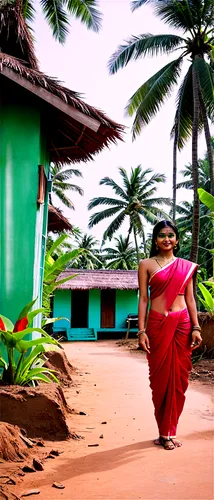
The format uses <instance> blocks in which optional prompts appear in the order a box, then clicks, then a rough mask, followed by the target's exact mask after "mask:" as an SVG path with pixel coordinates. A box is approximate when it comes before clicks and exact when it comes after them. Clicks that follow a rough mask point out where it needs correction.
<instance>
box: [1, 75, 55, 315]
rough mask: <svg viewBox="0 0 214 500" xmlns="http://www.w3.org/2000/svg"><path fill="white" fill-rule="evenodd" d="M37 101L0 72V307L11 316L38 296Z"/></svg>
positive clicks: (42, 220)
mask: <svg viewBox="0 0 214 500" xmlns="http://www.w3.org/2000/svg"><path fill="white" fill-rule="evenodd" d="M38 104H39V102H38V100H36V99H35V98H34V97H31V95H30V93H29V92H27V91H24V90H23V89H21V88H19V86H18V85H16V84H14V83H11V82H9V81H7V80H5V79H4V78H3V77H1V95H0V108H1V109H0V239H1V251H0V276H1V287H0V311H1V314H3V315H4V316H7V317H9V318H10V319H11V320H12V321H15V319H16V317H17V315H18V314H19V312H20V310H21V309H22V308H23V307H24V305H25V304H26V303H28V302H30V301H31V300H32V299H33V298H35V297H36V296H38V304H37V307H38V306H39V302H40V298H41V277H42V270H41V269H42V268H43V256H44V249H43V253H42V238H43V247H44V246H45V238H46V226H47V200H46V205H39V206H38V205H37V193H38V165H39V164H43V165H44V167H45V169H46V172H47V171H48V162H47V153H46V148H45V146H44V143H43V144H42V143H41V136H40V109H39V105H38Z"/></svg>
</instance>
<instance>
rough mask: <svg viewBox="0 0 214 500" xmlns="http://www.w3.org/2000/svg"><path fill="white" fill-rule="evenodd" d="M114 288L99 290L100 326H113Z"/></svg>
mask: <svg viewBox="0 0 214 500" xmlns="http://www.w3.org/2000/svg"><path fill="white" fill-rule="evenodd" d="M115 299H116V290H101V328H115Z"/></svg>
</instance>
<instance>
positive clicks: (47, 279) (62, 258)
mask: <svg viewBox="0 0 214 500" xmlns="http://www.w3.org/2000/svg"><path fill="white" fill-rule="evenodd" d="M67 238H68V235H67V234H62V235H61V236H60V237H59V238H57V240H56V241H54V242H53V243H52V245H51V247H50V248H49V250H48V251H47V253H46V256H45V267H44V280H43V298H42V303H43V306H44V307H45V309H46V311H47V315H50V309H51V308H50V299H51V297H52V295H53V292H54V290H55V289H56V288H57V287H58V286H59V285H61V284H62V283H65V282H66V281H68V280H70V279H71V278H74V277H75V276H76V274H73V275H72V274H70V275H69V276H66V278H63V279H61V280H59V279H58V276H59V275H60V273H61V272H62V271H64V269H65V268H66V265H67V264H71V263H72V262H74V261H75V259H76V258H77V257H79V256H80V255H81V254H82V249H79V248H78V249H73V250H71V251H70V252H65V253H63V251H62V244H63V243H64V241H65V240H66V239H67ZM56 251H58V252H59V253H60V255H59V256H57V257H56ZM58 319H59V318H58Z"/></svg>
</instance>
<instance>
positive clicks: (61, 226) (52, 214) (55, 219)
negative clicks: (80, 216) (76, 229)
mask: <svg viewBox="0 0 214 500" xmlns="http://www.w3.org/2000/svg"><path fill="white" fill-rule="evenodd" d="M66 230H67V231H71V230H72V225H71V224H70V222H69V221H68V219H66V217H64V215H62V212H61V210H60V209H59V208H56V207H53V205H50V204H49V205H48V232H49V231H52V232H57V233H59V232H61V231H66Z"/></svg>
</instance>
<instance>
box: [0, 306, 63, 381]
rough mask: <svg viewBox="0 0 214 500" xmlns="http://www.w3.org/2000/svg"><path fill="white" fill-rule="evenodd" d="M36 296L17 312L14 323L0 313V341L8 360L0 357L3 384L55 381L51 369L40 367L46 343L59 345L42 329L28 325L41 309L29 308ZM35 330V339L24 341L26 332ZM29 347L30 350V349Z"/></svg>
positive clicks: (0, 372) (26, 337)
mask: <svg viewBox="0 0 214 500" xmlns="http://www.w3.org/2000/svg"><path fill="white" fill-rule="evenodd" d="M35 302H36V299H35V300H33V301H32V302H30V303H29V304H27V305H26V306H25V307H24V309H23V310H22V311H21V313H20V315H19V317H18V319H17V321H16V323H15V325H14V324H13V323H12V321H10V319H8V318H6V317H5V316H2V315H1V314H0V340H1V341H2V343H3V344H4V345H5V347H6V350H7V358H8V360H7V361H6V360H4V359H3V357H2V356H0V374H1V375H0V378H1V381H2V382H3V383H6V384H11V385H35V381H42V382H47V383H48V382H51V381H54V382H57V383H59V381H58V379H57V377H56V376H55V375H54V370H49V369H48V368H46V367H45V366H44V363H45V361H46V358H45V356H44V353H45V352H46V347H45V346H46V345H47V344H52V345H53V344H54V345H56V346H59V344H58V342H57V341H56V340H55V339H53V338H52V337H50V336H49V335H48V334H47V333H46V332H45V331H44V330H43V329H42V328H38V327H31V326H29V325H31V324H32V322H33V319H34V318H35V317H36V316H37V315H38V314H40V313H44V312H45V311H44V308H39V309H35V310H33V311H31V308H32V307H33V305H34V303H35ZM33 332H38V333H39V334H40V337H39V338H36V339H33V340H28V335H29V334H31V333H33ZM32 348H33V349H32Z"/></svg>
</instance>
